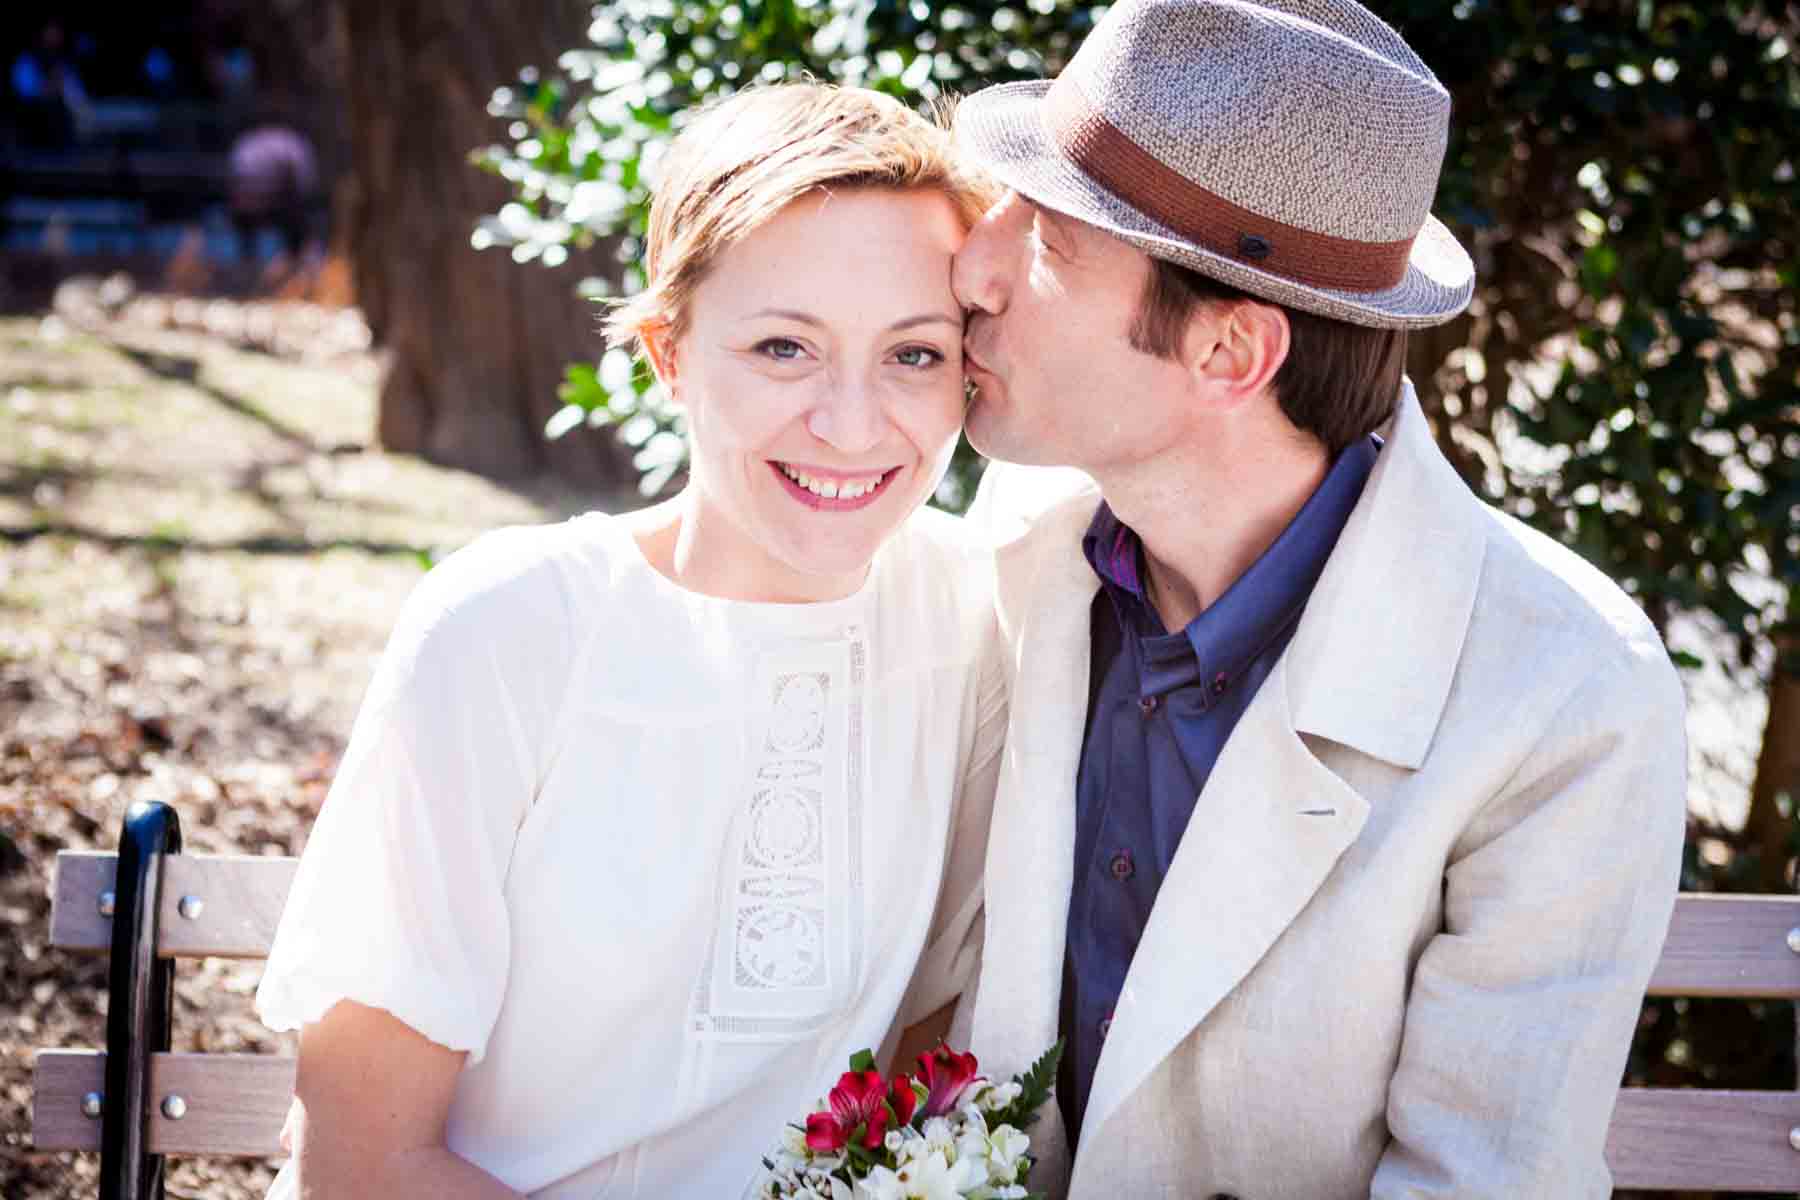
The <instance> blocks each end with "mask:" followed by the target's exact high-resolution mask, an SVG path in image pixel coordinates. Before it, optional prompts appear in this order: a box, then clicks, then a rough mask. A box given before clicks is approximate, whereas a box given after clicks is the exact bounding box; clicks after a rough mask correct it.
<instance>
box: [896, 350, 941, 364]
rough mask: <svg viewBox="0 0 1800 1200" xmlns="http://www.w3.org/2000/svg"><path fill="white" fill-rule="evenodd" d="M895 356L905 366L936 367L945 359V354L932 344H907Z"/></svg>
mask: <svg viewBox="0 0 1800 1200" xmlns="http://www.w3.org/2000/svg"><path fill="white" fill-rule="evenodd" d="M894 358H895V359H896V360H897V361H898V362H899V363H900V365H901V366H903V367H935V366H937V365H938V364H939V363H941V362H943V361H944V356H943V355H942V354H940V353H939V352H938V351H936V350H933V349H932V348H931V347H930V346H907V347H905V348H904V349H902V350H901V351H899V352H898V353H897V354H895V355H894Z"/></svg>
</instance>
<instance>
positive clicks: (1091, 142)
mask: <svg viewBox="0 0 1800 1200" xmlns="http://www.w3.org/2000/svg"><path fill="white" fill-rule="evenodd" d="M1043 112H1044V122H1045V124H1046V126H1047V127H1048V129H1049V132H1050V137H1051V139H1052V140H1053V141H1054V142H1055V143H1056V145H1057V146H1058V148H1060V149H1061V150H1062V152H1063V153H1064V154H1066V155H1068V156H1069V159H1070V161H1072V162H1073V163H1075V165H1076V166H1078V167H1080V168H1081V169H1082V170H1083V171H1084V172H1086V173H1087V175H1088V176H1089V177H1090V178H1092V179H1093V180H1095V181H1096V182H1097V183H1100V184H1102V185H1104V186H1105V187H1106V189H1107V190H1108V191H1110V192H1112V193H1113V194H1114V195H1115V196H1117V197H1119V199H1121V200H1123V201H1125V202H1126V203H1128V204H1130V205H1131V206H1132V207H1133V208H1135V209H1137V210H1138V211H1139V212H1141V213H1143V214H1144V215H1145V216H1147V217H1150V218H1151V219H1152V220H1155V221H1157V222H1160V223H1161V224H1163V225H1166V226H1168V227H1169V228H1170V229H1172V230H1174V231H1175V232H1176V233H1178V234H1180V235H1181V236H1182V237H1184V238H1186V239H1187V240H1188V241H1190V242H1193V243H1194V244H1195V245H1197V246H1199V247H1201V248H1202V249H1205V250H1210V251H1211V252H1213V253H1214V254H1218V255H1221V256H1223V257H1225V258H1231V259H1236V260H1238V261H1240V262H1245V263H1249V264H1250V265H1252V266H1254V267H1257V268H1258V269H1260V270H1263V271H1267V272H1269V273H1270V274H1272V275H1279V276H1281V277H1283V278H1285V279H1291V280H1293V281H1295V282H1296V283H1302V284H1306V285H1308V286H1310V287H1320V288H1331V289H1333V290H1337V291H1349V292H1379V291H1385V290H1387V289H1388V288H1391V287H1393V286H1395V285H1396V284H1398V283H1399V282H1400V281H1401V280H1402V279H1404V278H1406V265H1407V262H1408V261H1409V259H1410V258H1411V255H1412V244H1413V239H1412V238H1404V239H1402V240H1401V241H1397V242H1358V241H1353V240H1351V239H1349V238H1340V237H1333V236H1332V235H1330V234H1328V233H1315V232H1313V231H1312V230H1310V229H1301V228H1299V227H1297V226H1294V225H1289V224H1286V223H1285V222H1282V221H1276V220H1273V219H1271V218H1269V217H1264V216H1259V215H1258V214H1256V213H1253V212H1251V211H1250V210H1249V209H1247V208H1241V207H1239V206H1238V205H1236V204H1233V203H1232V202H1231V201H1229V200H1227V199H1225V198H1224V197H1223V196H1218V195H1215V194H1213V193H1212V192H1210V191H1208V190H1206V189H1205V188H1203V187H1201V186H1200V185H1199V184H1197V183H1195V182H1194V181H1193V180H1191V179H1188V178H1186V177H1185V176H1183V175H1181V174H1180V173H1178V172H1176V171H1175V170H1173V169H1172V168H1170V167H1169V166H1167V165H1165V164H1164V163H1163V162H1161V161H1160V160H1158V159H1157V158H1156V156H1154V155H1153V154H1151V153H1150V152H1149V151H1147V150H1145V149H1144V148H1143V147H1142V146H1139V145H1138V144H1137V143H1136V142H1134V141H1132V140H1131V139H1130V138H1129V137H1127V136H1126V135H1125V134H1124V133H1122V132H1120V130H1119V129H1118V127H1117V126H1115V125H1113V124H1112V122H1110V121H1108V120H1107V119H1106V118H1105V117H1104V116H1102V115H1101V114H1100V113H1099V112H1098V111H1097V110H1096V109H1095V108H1094V107H1093V105H1092V104H1090V103H1089V102H1088V98H1087V97H1086V96H1085V95H1083V94H1082V92H1081V89H1080V88H1079V87H1078V86H1077V85H1076V84H1075V82H1074V81H1073V80H1071V79H1069V78H1068V77H1067V76H1066V75H1065V76H1063V77H1061V78H1059V79H1057V80H1056V82H1055V83H1053V84H1052V85H1051V86H1050V90H1049V93H1048V94H1047V95H1046V96H1045V97H1044V106H1043Z"/></svg>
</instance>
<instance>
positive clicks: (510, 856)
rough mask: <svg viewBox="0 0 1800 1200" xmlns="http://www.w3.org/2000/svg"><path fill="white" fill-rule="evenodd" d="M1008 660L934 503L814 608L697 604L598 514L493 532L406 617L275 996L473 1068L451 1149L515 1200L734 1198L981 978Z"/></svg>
mask: <svg viewBox="0 0 1800 1200" xmlns="http://www.w3.org/2000/svg"><path fill="white" fill-rule="evenodd" d="M998 655H999V643H998V638H997V637H996V636H995V631H994V627H993V606H992V559H991V556H990V555H989V554H988V553H987V552H986V551H984V550H982V549H980V548H978V547H977V546H975V545H974V543H973V542H972V540H971V539H970V536H969V535H968V534H967V533H965V532H964V530H963V529H962V527H961V525H960V523H959V522H958V521H957V520H956V519H955V518H951V517H947V516H945V515H944V514H941V513H937V512H932V511H929V510H922V511H920V512H919V513H917V514H915V515H914V516H913V517H912V518H911V519H910V520H909V521H908V522H907V524H906V525H905V526H904V527H903V528H902V529H901V530H900V532H899V533H897V534H896V535H895V536H894V537H893V538H892V539H890V541H889V542H888V544H887V545H885V546H884V547H883V548H882V550H881V552H880V553H879V555H878V556H877V558H876V560H875V563H874V565H873V566H872V568H871V570H870V572H869V577H868V580H867V581H866V582H865V584H864V585H863V586H862V588H861V589H860V590H859V591H858V592H857V593H856V594H855V595H853V596H850V597H848V598H846V599H843V600H838V601H831V602H827V603H821V604H799V605H782V604H757V603H746V602H740V601H731V600H722V599H718V598H714V597H708V596H702V595H697V594H695V593H692V592H689V591H686V590H684V589H682V588H680V587H678V586H676V585H675V584H674V583H672V582H670V581H669V580H668V579H667V578H665V577H664V576H663V575H661V574H660V573H659V572H657V571H656V570H655V569H654V568H652V567H651V566H650V565H649V563H648V562H647V561H646V560H645V559H644V557H643V554H642V552H641V551H640V550H639V548H638V546H637V543H636V541H635V539H634V538H633V537H632V536H631V534H630V532H629V531H628V530H627V528H626V527H625V524H624V523H623V522H621V521H618V520H615V519H612V518H608V517H606V516H603V515H599V514H593V515H589V516H585V517H579V518H576V519H574V520H572V521H568V522H565V523H563V524H560V525H551V526H534V527H524V528H516V529H508V530H502V531H499V532H496V533H492V534H488V535H486V536H484V537H482V538H480V539H478V540H477V541H476V542H475V543H473V544H472V545H470V546H469V547H467V548H466V549H464V550H462V551H460V552H458V553H457V554H455V555H452V556H451V557H450V558H449V559H447V560H446V561H444V562H443V563H441V564H440V565H439V566H437V567H436V568H435V569H434V570H432V571H431V572H430V573H429V574H428V575H426V576H425V578H424V580H423V581H422V582H421V583H420V585H419V586H418V588H417V589H416V591H415V592H414V594H413V596H412V597H411V599H410V600H409V601H408V603H407V605H406V607H405V610H404V612H403V613H402V615H401V618H400V621H399V624H398V626H397V627H396V629H395V632H394V634H393V636H392V638H391V640H390V642H389V644H388V647H387V650H386V651H385V653H384V655H383V658H382V661H381V665H380V667H379V669H378V670H377V672H376V674H375V678H374V681H373V682H372V684H371V685H370V688H369V692H368V695H367V696H366V697H365V698H364V701H363V705H362V708H361V710H360V712H359V714H358V716H357V720H356V725H355V728H354V730H353V732H352V735H351V738H350V744H349V747H348V749H347V750H346V752H345V755H344V759H343V763H342V765H341V766H340V768H339V770H338V774H337V778H336V780H335V782H334V784H333V786H332V789H331V792H330V795H329V796H328V798H327V800H326V802H325V805H324V807H323V809H322V810H321V812H320V814H319V818H318V821H317V823H316V824H315V826H314V828H313V831H312V835H311V838H310V841H309V842H308V845H307V847H306V851H305V853H304V854H303V855H302V857H301V862H300V868H299V873H298V875H297V876H296V878H295V881H294V887H293V891H292V893H291V894H290V896H289V898H288V903H287V909H286V911H285V912H284V914H283V916H282V919H281V924H280V928H279V930H278V932H277V934H276V937H275V942H274V946H273V948H272V949H271V951H270V955H269V962H268V968H267V971H266V973H265V975H264V977H263V981H262V985H261V987H260V989H259V990H258V992H257V998H256V999H257V1007H258V1010H259V1012H260V1013H261V1015H262V1018H263V1020H264V1021H266V1022H267V1023H268V1024H269V1025H270V1026H271V1027H273V1028H276V1029H293V1028H297V1027H298V1026H300V1025H301V1024H303V1023H305V1022H310V1021H316V1020H318V1019H319V1018H320V1017H322V1016H323V1015H324V1014H325V1012H326V1011H327V1010H328V1009H329V1008H330V1007H331V1006H332V1005H333V1004H334V1003H336V1002H337V1001H338V1000H341V999H346V998H347V999H351V1000H355V1001H358V1002H360V1003H362V1004H365V1005H370V1006H372V1007H376V1008H381V1009H385V1010H387V1011H388V1012H390V1013H392V1014H393V1015H395V1016H396V1017H398V1018H399V1019H400V1020H402V1021H404V1022H406V1023H407V1024H408V1025H410V1026H412V1027H413V1028H415V1029H417V1030H418V1031H419V1032H420V1033H422V1034H424V1035H425V1036H426V1037H428V1038H430V1039H431V1040H432V1041H434V1042H437V1043H440V1044H441V1045H444V1046H448V1047H450V1048H451V1049H453V1050H466V1051H468V1053H469V1057H468V1060H467V1064H466V1066H465V1068H464V1070H463V1073H462V1075H461V1077H460V1079H459V1081H458V1085H457V1090H456V1095H455V1099H454V1101H453V1103H452V1106H451V1111H450V1120H449V1129H448V1143H449V1147H450V1149H452V1150H454V1151H455V1152H456V1153H458V1154H460V1155H462V1156H463V1157H464V1158H466V1159H468V1160H470V1161H471V1162H473V1163H475V1164H477V1165H479V1166H480V1167H482V1168H483V1169H485V1170H487V1171H488V1172H490V1173H491V1174H493V1175H495V1176H497V1177H498V1178H499V1179H501V1180H502V1181H503V1182H505V1183H507V1184H508V1185H510V1186H511V1187H513V1188H515V1189H517V1190H519V1191H521V1192H525V1193H528V1194H531V1195H535V1196H552V1197H562V1196H581V1197H584V1198H600V1197H604V1198H606V1200H613V1198H622V1197H659V1198H660V1197H670V1198H679V1197H695V1198H704V1200H719V1198H721V1197H725V1198H730V1197H737V1196H740V1195H742V1194H743V1193H744V1191H745V1190H746V1188H747V1187H748V1186H749V1185H750V1184H751V1182H752V1180H753V1179H754V1178H755V1176H756V1174H757V1173H758V1171H759V1170H760V1159H761V1156H762V1155H763V1154H764V1153H765V1152H766V1151H767V1150H768V1149H769V1148H771V1147H772V1146H774V1145H775V1144H776V1142H777V1140H778V1138H779V1134H780V1131H781V1128H782V1126H783V1124H784V1123H786V1122H789V1121H795V1120H800V1119H803V1118H804V1117H805V1115H806V1113H807V1112H809V1111H811V1109H812V1106H813V1105H814V1103H815V1102H816V1101H817V1100H818V1099H819V1098H820V1097H821V1096H822V1095H823V1094H824V1093H825V1091H826V1090H827V1089H828V1088H829V1086H830V1085H831V1083H832V1082H834V1081H835V1079H836V1078H837V1075H838V1074H839V1073H840V1072H841V1071H843V1070H844V1069H845V1061H846V1059H847V1058H848V1056H849V1055H850V1054H851V1053H852V1052H854V1051H856V1050H858V1049H860V1048H862V1047H870V1048H880V1047H882V1046H884V1045H886V1044H891V1042H890V1039H891V1037H892V1035H893V1034H895V1033H896V1032H897V1031H898V1029H899V1028H900V1027H902V1026H903V1025H904V1024H906V1023H909V1022H911V1021H914V1020H917V1019H919V1018H921V1017H923V1016H924V1015H926V1014H928V1013H930V1012H932V1011H933V1010H935V1009H936V1008H938V1007H939V1006H941V1005H943V1004H944V1003H946V1002H948V1001H949V1000H950V999H952V998H953V997H954V996H955V995H956V994H957V993H958V992H959V991H960V990H961V989H962V987H963V985H964V984H965V982H968V979H969V975H970V970H971V968H972V966H973V960H974V958H975V956H976V955H977V954H978V953H979V947H980V929H979V924H980V905H981V866H982V861H983V858H984V856H985V849H986V841H987V824H988V815H989V811H990V807H991V803H992V794H993V787H994V780H995V776H996V774H997V772H998V758H999V749H1000V741H1001V738H1002V736H1003V734H1004V730H1005V724H1006V721H1005V702H1006V697H1005V692H1004V682H1003V672H1002V670H1001V668H1000V663H999V657H998ZM397 1086H404V1085H403V1084H401V1083H399V1082H398V1081H397ZM292 1182H293V1181H292V1167H291V1164H290V1167H289V1168H288V1169H287V1170H285V1171H284V1172H283V1179H282V1180H279V1181H278V1182H277V1187H276V1189H275V1193H272V1194H276V1193H280V1192H281V1191H282V1190H283V1187H284V1186H286V1187H288V1188H291V1186H292Z"/></svg>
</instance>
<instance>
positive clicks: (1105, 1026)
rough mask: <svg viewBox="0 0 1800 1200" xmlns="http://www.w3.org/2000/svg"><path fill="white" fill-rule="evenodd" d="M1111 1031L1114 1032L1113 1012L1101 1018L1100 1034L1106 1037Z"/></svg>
mask: <svg viewBox="0 0 1800 1200" xmlns="http://www.w3.org/2000/svg"><path fill="white" fill-rule="evenodd" d="M1111 1032H1112V1014H1111V1013H1107V1014H1106V1015H1105V1016H1104V1017H1101V1018H1100V1036H1101V1037H1102V1038H1104V1037H1105V1036H1106V1035H1107V1034H1109V1033H1111Z"/></svg>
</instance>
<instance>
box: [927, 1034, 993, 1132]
mask: <svg viewBox="0 0 1800 1200" xmlns="http://www.w3.org/2000/svg"><path fill="white" fill-rule="evenodd" d="M979 1069H980V1067H979V1064H977V1063H976V1061H975V1056H974V1055H973V1054H958V1053H957V1052H956V1051H954V1050H952V1049H951V1048H950V1047H948V1046H945V1045H943V1044H941V1043H940V1044H939V1046H938V1048H937V1049H936V1050H933V1051H931V1052H930V1053H929V1054H921V1055H919V1082H920V1083H923V1084H924V1085H925V1090H926V1091H927V1092H928V1093H929V1094H928V1095H927V1096H926V1097H925V1115H926V1116H928V1117H941V1116H943V1115H944V1114H945V1113H947V1112H953V1111H955V1109H956V1106H957V1105H958V1104H960V1103H962V1098H963V1093H965V1092H967V1091H968V1090H969V1086H970V1085H971V1084H973V1083H975V1082H976V1081H977V1079H978V1078H979V1076H978V1075H976V1071H978V1070H979Z"/></svg>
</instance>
